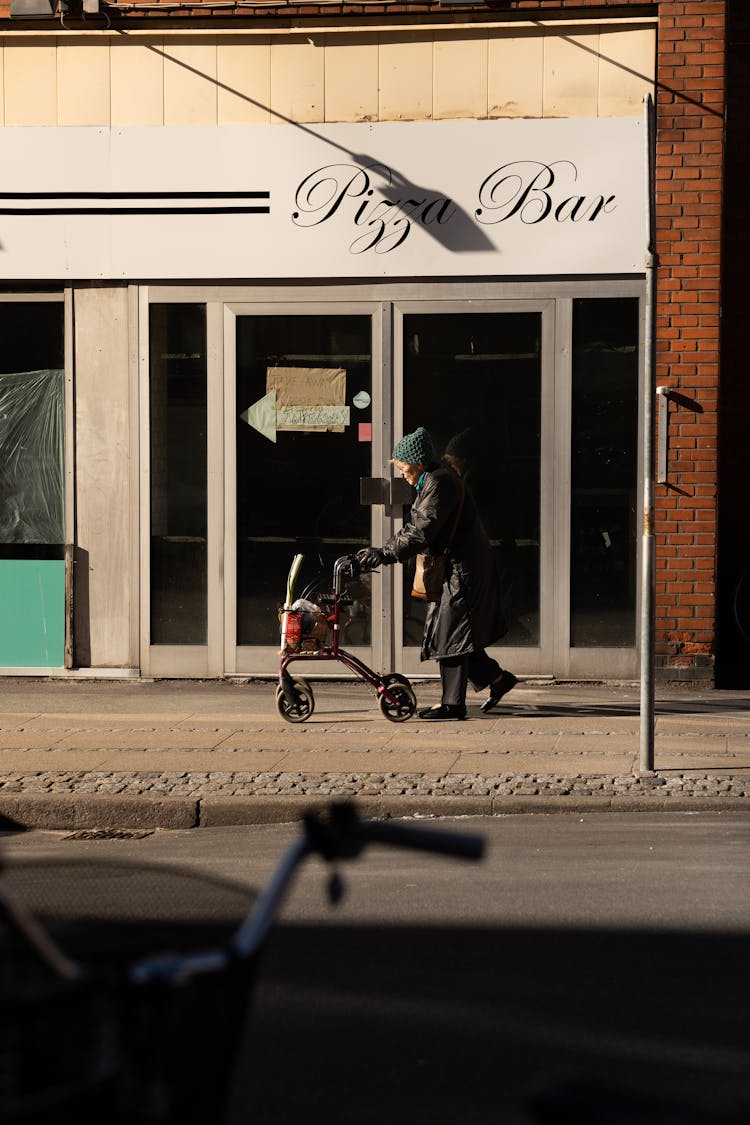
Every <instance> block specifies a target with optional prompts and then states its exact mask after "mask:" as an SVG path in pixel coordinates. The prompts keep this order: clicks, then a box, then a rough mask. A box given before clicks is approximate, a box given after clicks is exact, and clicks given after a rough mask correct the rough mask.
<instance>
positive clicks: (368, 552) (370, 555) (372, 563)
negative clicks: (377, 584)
mask: <svg viewBox="0 0 750 1125" xmlns="http://www.w3.org/2000/svg"><path fill="white" fill-rule="evenodd" d="M354 557H355V558H356V560H357V562H358V564H359V568H360V570H376V569H377V568H378V567H379V566H380V565H381V564H382V562H383V560H384V558H385V555H384V554H383V552H382V551H381V550H380V548H379V547H363V548H362V550H361V551H357V553H356V555H355V556H354Z"/></svg>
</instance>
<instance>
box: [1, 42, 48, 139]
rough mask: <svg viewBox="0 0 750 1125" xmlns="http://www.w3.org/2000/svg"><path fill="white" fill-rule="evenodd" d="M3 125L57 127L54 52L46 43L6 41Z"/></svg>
mask: <svg viewBox="0 0 750 1125" xmlns="http://www.w3.org/2000/svg"><path fill="white" fill-rule="evenodd" d="M4 55H5V66H4V68H3V69H4V72H5V73H4V80H5V99H4V100H5V124H6V125H57V51H56V49H55V44H54V41H51V40H49V39H25V40H24V41H23V43H22V44H21V43H17V42H13V43H9V42H8V40H7V39H6V41H5V51H4Z"/></svg>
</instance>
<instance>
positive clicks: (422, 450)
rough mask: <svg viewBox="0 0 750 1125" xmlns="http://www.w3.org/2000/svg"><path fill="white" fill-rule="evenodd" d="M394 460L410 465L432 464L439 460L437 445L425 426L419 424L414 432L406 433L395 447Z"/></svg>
mask: <svg viewBox="0 0 750 1125" xmlns="http://www.w3.org/2000/svg"><path fill="white" fill-rule="evenodd" d="M393 460H394V461H403V462H404V463H405V464H409V465H432V464H433V463H434V462H435V461H437V457H436V456H435V446H434V445H433V444H432V438H431V437H430V435H429V434H428V433H427V430H426V429H425V428H424V426H418V427H417V429H416V430H415V431H414V433H413V434H404V436H403V437H402V438H401V441H397V442H396V444H395V446H394V449H393Z"/></svg>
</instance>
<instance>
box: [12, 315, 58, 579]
mask: <svg viewBox="0 0 750 1125" xmlns="http://www.w3.org/2000/svg"><path fill="white" fill-rule="evenodd" d="M0 341H2V346H1V347H0V554H2V556H3V557H5V558H9V557H16V556H22V555H24V554H28V553H29V548H28V545H30V544H36V545H39V546H41V545H45V546H46V547H54V548H55V549H54V551H53V552H51V553H52V555H53V556H54V557H57V556H59V555H60V552H61V548H62V546H63V544H64V543H65V486H64V446H65V374H64V309H63V303H62V301H60V302H57V301H55V302H35V301H28V302H26V301H20V302H16V301H12V302H11V301H8V302H0ZM24 545H26V546H24ZM47 553H50V552H47ZM33 555H34V557H39V555H40V552H39V547H38V546H36V547H35V548H34V551H33Z"/></svg>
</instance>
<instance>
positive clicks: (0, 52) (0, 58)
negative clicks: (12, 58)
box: [0, 39, 5, 125]
mask: <svg viewBox="0 0 750 1125" xmlns="http://www.w3.org/2000/svg"><path fill="white" fill-rule="evenodd" d="M4 88H5V40H4V39H0V93H2V91H3V89H4ZM4 124H5V98H4V97H0V125H4Z"/></svg>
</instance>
